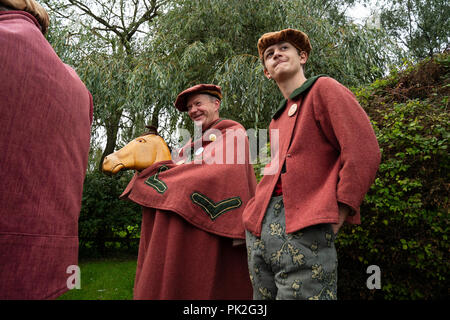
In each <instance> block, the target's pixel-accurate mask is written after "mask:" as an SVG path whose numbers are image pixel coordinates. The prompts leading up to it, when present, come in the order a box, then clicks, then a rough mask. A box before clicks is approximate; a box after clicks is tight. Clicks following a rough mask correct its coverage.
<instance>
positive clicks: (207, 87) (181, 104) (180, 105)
mask: <svg viewBox="0 0 450 320" xmlns="http://www.w3.org/2000/svg"><path fill="white" fill-rule="evenodd" d="M199 93H203V94H209V95H211V96H214V97H216V98H217V99H219V100H222V91H221V88H220V87H219V86H216V85H215V84H197V85H195V86H193V87H190V88H189V89H186V90H184V91H183V92H181V93H180V94H179V95H178V97H177V99H176V100H175V107H176V108H177V109H178V110H180V111H187V106H186V103H187V100H188V98H189V96H190V95H192V94H199Z"/></svg>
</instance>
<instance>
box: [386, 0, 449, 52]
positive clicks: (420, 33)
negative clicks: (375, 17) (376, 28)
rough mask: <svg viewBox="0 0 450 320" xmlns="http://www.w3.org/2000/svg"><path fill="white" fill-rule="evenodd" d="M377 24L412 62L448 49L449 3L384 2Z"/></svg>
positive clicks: (436, 0)
mask: <svg viewBox="0 0 450 320" xmlns="http://www.w3.org/2000/svg"><path fill="white" fill-rule="evenodd" d="M380 22H381V25H382V27H383V28H384V29H385V30H386V31H387V32H388V33H389V35H390V36H391V37H392V38H393V39H394V40H395V41H397V42H398V43H399V44H401V45H402V46H403V48H404V49H405V50H406V54H407V55H408V56H410V57H412V58H413V59H415V60H421V59H423V58H426V57H430V58H431V57H433V55H434V54H435V53H439V52H443V51H444V50H448V49H450V46H449V41H450V3H449V2H448V1H447V0H391V1H383V3H382V5H381V8H380Z"/></svg>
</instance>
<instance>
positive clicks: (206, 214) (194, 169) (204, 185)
mask: <svg viewBox="0 0 450 320" xmlns="http://www.w3.org/2000/svg"><path fill="white" fill-rule="evenodd" d="M211 134H214V135H215V139H216V140H215V141H213V142H212V141H210V139H209V137H210V135H211ZM204 136H206V137H207V139H208V140H207V141H203V144H202V148H203V149H204V151H203V153H202V154H201V155H200V154H199V155H197V156H195V155H194V160H193V161H191V162H189V163H188V160H186V157H187V155H186V153H187V152H186V150H188V149H190V148H191V147H192V146H194V145H195V144H196V142H192V143H188V144H187V145H186V146H185V147H184V148H183V149H182V150H183V151H182V152H180V153H181V154H183V153H184V155H183V156H182V157H181V159H183V160H185V163H183V164H180V165H176V164H175V163H174V161H172V160H168V161H161V162H158V163H155V164H153V165H152V166H150V167H148V168H147V169H145V170H143V171H142V172H140V173H136V174H135V176H134V177H133V179H132V180H131V181H130V183H129V184H128V186H127V188H126V189H125V191H124V192H123V194H122V195H121V198H128V199H130V200H132V201H134V202H136V203H138V204H140V205H142V206H143V207H148V208H156V209H162V210H168V211H173V212H176V213H177V214H179V215H180V216H182V217H183V218H184V219H185V220H186V221H188V222H189V223H191V224H192V225H194V226H196V227H197V228H199V229H202V230H204V231H207V232H210V233H213V234H216V235H220V236H224V237H229V238H235V239H245V232H244V227H243V223H242V212H243V211H244V208H245V205H246V204H247V202H248V200H250V199H251V198H252V197H253V196H254V192H255V188H256V178H255V174H254V171H253V167H252V165H251V164H250V163H249V160H248V159H249V154H248V140H247V138H246V137H245V130H244V128H243V127H242V126H241V125H240V124H238V123H237V122H235V121H232V120H222V121H220V122H218V123H216V124H215V125H213V127H212V128H211V129H209V130H207V131H205V133H204ZM199 146H200V145H199ZM231 149H233V150H234V157H230V158H232V159H228V161H227V159H226V157H227V150H228V151H229V150H231ZM240 149H241V150H240ZM220 152H221V153H222V155H221V156H219V153H220ZM244 152H245V153H244ZM228 155H230V153H228ZM241 155H242V157H240V156H241ZM201 156H203V160H200V159H199V157H201ZM219 159H221V160H222V161H221V162H223V163H222V164H206V163H208V162H209V163H211V162H212V160H216V162H218V161H219ZM177 160H178V159H177ZM197 161H198V164H197V163H196V162H197ZM230 162H234V163H236V162H241V163H242V164H231V163H230Z"/></svg>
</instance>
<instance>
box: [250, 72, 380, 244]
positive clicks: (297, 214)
mask: <svg viewBox="0 0 450 320" xmlns="http://www.w3.org/2000/svg"><path fill="white" fill-rule="evenodd" d="M294 104H296V105H297V108H296V111H295V112H293V111H294V110H295V107H292V106H293V105H294ZM289 111H291V113H290V112H289ZM273 129H277V130H278V135H279V140H278V139H275V136H274V132H273V131H272V130H273ZM270 130H271V147H272V149H273V148H276V145H277V140H278V141H279V148H278V149H279V150H278V151H279V152H278V153H276V152H274V151H272V161H271V163H270V164H269V165H268V166H266V168H267V169H269V168H276V169H277V170H276V171H275V172H273V173H272V174H265V175H264V177H263V178H262V180H261V182H260V183H259V184H258V186H257V188H256V194H255V197H254V198H252V199H251V200H250V201H249V203H248V205H247V207H246V208H245V211H244V225H245V228H246V229H247V230H249V231H250V232H252V233H253V234H255V235H257V236H260V234H261V224H262V220H263V218H264V214H265V212H266V209H267V206H268V203H269V201H270V198H271V195H272V191H273V190H274V187H275V185H276V183H277V180H278V178H279V177H280V176H281V181H282V186H283V201H284V206H285V216H286V232H287V233H292V232H295V231H297V230H300V229H303V228H305V227H308V226H311V225H315V224H320V223H336V222H338V216H339V211H338V202H341V203H344V204H347V205H349V206H350V207H351V208H352V209H353V214H354V215H352V216H349V217H348V218H347V222H349V223H360V212H359V206H360V205H361V202H362V201H363V199H364V196H365V194H366V192H367V190H368V189H369V187H370V185H371V184H372V182H373V180H374V178H375V174H376V171H377V170H378V165H379V163H380V150H379V147H378V142H377V139H376V137H375V134H374V131H373V129H372V127H371V124H370V122H369V119H368V117H367V115H366V113H365V112H364V110H363V109H362V108H361V106H360V105H359V104H358V102H357V101H356V99H355V97H354V95H353V94H352V93H351V91H349V90H348V89H347V88H345V87H344V86H343V85H341V84H340V83H338V82H337V81H335V80H334V79H331V78H328V77H314V78H310V79H308V80H307V81H306V82H305V83H304V84H303V85H302V86H301V87H300V88H298V89H297V90H295V91H294V92H293V93H292V95H291V96H290V97H289V99H288V100H287V101H283V102H282V105H281V107H280V109H279V110H278V111H277V113H276V114H275V115H274V117H273V119H272V122H271V123H270ZM276 164H278V166H277V165H276ZM283 164H284V166H283ZM282 170H283V172H282Z"/></svg>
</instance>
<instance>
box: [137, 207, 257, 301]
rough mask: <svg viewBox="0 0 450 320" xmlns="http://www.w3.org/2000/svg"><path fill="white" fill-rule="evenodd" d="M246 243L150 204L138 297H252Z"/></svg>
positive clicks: (144, 223) (143, 236) (144, 225)
mask: <svg viewBox="0 0 450 320" xmlns="http://www.w3.org/2000/svg"><path fill="white" fill-rule="evenodd" d="M251 298H252V287H251V283H250V278H249V272H248V267H247V252H246V247H245V245H239V246H232V240H231V239H229V238H224V237H219V236H216V235H213V234H211V233H208V232H205V231H203V230H200V229H198V228H196V227H194V226H193V225H191V224H190V223H188V222H187V221H186V220H184V219H183V218H182V217H181V216H179V215H178V214H176V213H173V212H170V211H164V210H158V209H151V208H144V210H143V218H142V230H141V241H140V247H139V257H138V265H137V272H136V281H135V285H134V299H155V300H156V299H165V300H178V299H183V300H186V299H187V300H191V299H192V300H197V299H200V300H229V299H243V300H244V299H246V300H248V299H251Z"/></svg>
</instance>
